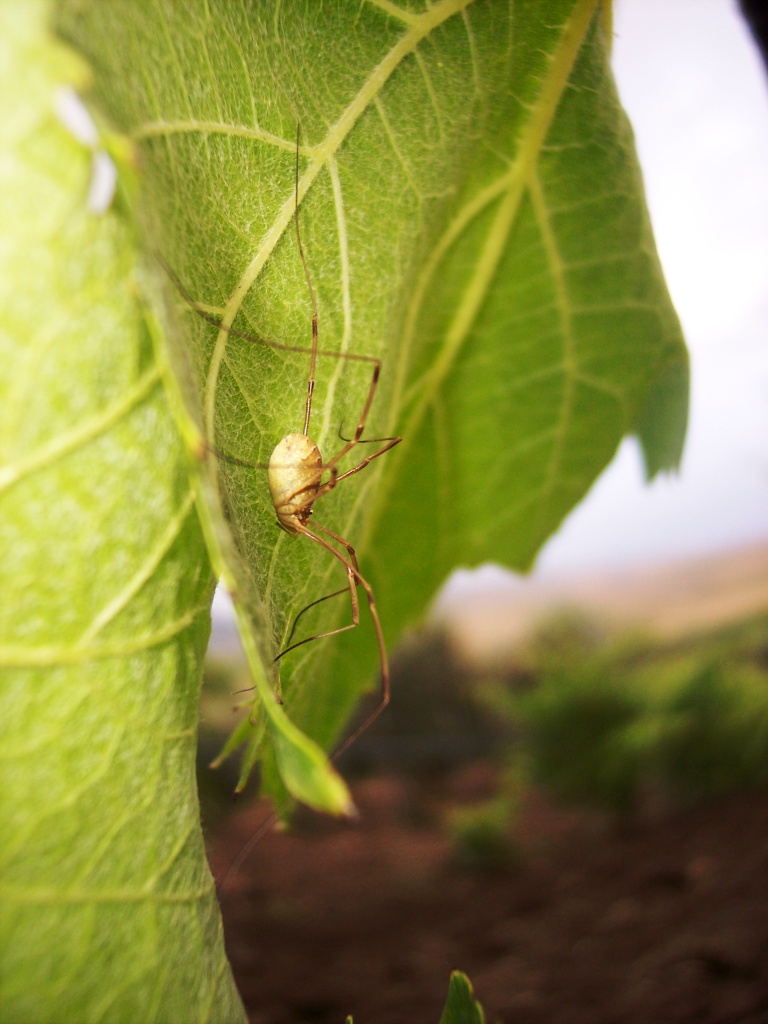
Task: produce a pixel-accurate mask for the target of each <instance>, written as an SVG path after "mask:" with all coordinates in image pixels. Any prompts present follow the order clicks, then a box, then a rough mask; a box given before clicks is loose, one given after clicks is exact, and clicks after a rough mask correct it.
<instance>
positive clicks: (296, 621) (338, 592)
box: [275, 587, 347, 661]
mask: <svg viewBox="0 0 768 1024" xmlns="http://www.w3.org/2000/svg"><path fill="white" fill-rule="evenodd" d="M346 592H347V588H346V587H342V588H341V590H334V592H333V593H332V594H326V595H325V597H318V598H317V599H316V600H314V601H310V602H309V604H307V605H304V607H303V608H302V609H301V611H300V612H299V614H298V615H297V616H296V618H295V619H294V620H293V625H292V626H291V631H290V633H289V634H288V643H289V644H290V642H291V640H292V639H293V634H294V633H295V632H296V627H297V626H298V624H299V619H300V618H301V616H302V615H303V614H304V612H308V611H309V609H310V608H314V607H315V605H318V604H322V603H323V601H330V600H331V598H333V597H339V596H340V595H341V594H346ZM310 639H313V640H314V639H316V638H315V637H311V638H310ZM302 643H305V641H302ZM289 650H293V648H292V647H286V649H285V650H284V651H280V653H279V654H278V656H277V657H276V658H275V661H278V660H279V659H280V658H282V656H283V655H284V654H287V653H288V651H289Z"/></svg>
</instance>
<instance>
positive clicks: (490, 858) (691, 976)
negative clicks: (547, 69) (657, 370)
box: [201, 0, 768, 1024]
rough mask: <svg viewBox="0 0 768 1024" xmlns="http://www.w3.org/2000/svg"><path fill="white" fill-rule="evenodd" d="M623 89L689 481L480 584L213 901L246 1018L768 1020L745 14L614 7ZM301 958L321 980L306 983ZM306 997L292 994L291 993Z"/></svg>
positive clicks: (758, 100)
mask: <svg viewBox="0 0 768 1024" xmlns="http://www.w3.org/2000/svg"><path fill="white" fill-rule="evenodd" d="M615 32H616V37H615V43H614V70H615V75H616V78H617V81H618V87H619V93H620V96H621V98H622V101H623V103H624V106H625V107H626V109H627V111H628V114H629V117H630V120H631V121H632V124H633V126H634V129H635V133H636V139H637V147H638V151H639V156H640V162H641V166H642V168H643V172H644V176H645V183H646V191H647V196H648V203H649V206H650V211H651V217H652V220H653V224H654V229H655V233H656V240H657V244H658V248H659V252H660V255H661V260H662V263H663V266H664V269H665V272H666V276H667V282H668V285H669V289H670V292H671V294H672V298H673V301H674V303H675V305H676V307H677V310H678V313H679V315H680V318H681V320H682V324H683V329H684V332H685V336H686V340H687V343H688V346H689V350H690V353H691V363H692V396H691V414H690V421H689V429H688V440H687V444H686V449H685V454H684V459H683V463H682V467H681V471H680V473H679V474H676V475H669V476H664V477H660V478H659V479H657V480H656V481H654V483H653V484H652V485H651V486H647V485H646V483H645V481H644V477H643V468H642V462H641V457H640V453H639V449H638V446H637V444H636V443H635V442H634V440H632V439H629V440H626V441H625V442H624V443H623V445H622V446H621V449H620V451H619V453H618V455H617V457H616V459H615V460H614V462H613V464H612V465H611V466H610V467H609V469H608V470H607V471H606V472H605V474H604V475H603V476H602V477H601V479H600V480H598V481H597V483H596V484H595V486H594V487H593V489H592V491H591V493H590V494H588V495H587V497H586V498H585V499H584V501H583V502H582V504H581V505H580V506H579V507H578V508H577V509H576V510H575V511H574V512H573V513H572V514H571V515H570V517H569V518H568V519H567V520H566V522H565V523H564V524H563V526H562V528H561V529H560V530H559V531H558V533H557V534H556V535H555V536H554V537H552V538H551V539H550V541H549V542H548V544H547V545H546V546H545V548H544V549H543V551H542V553H541V555H540V558H539V560H538V562H537V565H536V568H535V571H534V573H533V574H532V576H531V577H529V578H526V579H522V578H520V577H516V576H515V575H513V574H511V573H509V572H507V571H505V570H503V569H501V568H499V567H497V566H483V567H480V568H474V569H471V570H470V569H459V570H458V571H457V572H456V573H455V574H454V575H453V577H452V578H451V579H450V580H449V581H447V583H446V586H445V587H444V589H443V590H442V592H441V593H440V594H439V595H436V600H435V603H434V606H433V609H432V611H431V614H430V616H429V619H428V621H427V623H426V624H425V625H424V626H423V628H422V629H420V630H419V631H418V632H414V634H412V635H411V636H410V637H408V638H407V639H406V641H405V643H404V644H403V646H402V648H401V649H400V650H399V651H398V652H396V653H395V656H394V672H393V702H392V706H391V708H390V709H389V710H388V711H387V713H386V715H384V716H383V717H382V719H380V720H379V723H377V726H376V728H375V729H373V730H370V731H369V732H368V733H366V734H365V735H364V736H363V737H361V738H360V740H359V741H358V742H357V743H356V744H355V745H354V747H353V748H352V749H350V750H349V752H348V753H347V754H346V755H345V757H344V761H343V764H342V771H343V772H344V774H345V776H346V777H349V778H351V779H352V780H355V779H356V780H358V781H357V783H356V786H355V794H356V800H357V802H358V804H359V806H360V809H361V820H360V822H359V823H357V824H356V825H353V826H350V825H348V824H341V825H338V824H335V823H330V822H327V821H324V820H319V819H317V818H314V817H312V816H310V815H308V814H306V813H301V814H299V816H298V818H297V821H296V825H295V828H294V831H293V832H292V833H291V834H290V835H279V834H275V833H270V834H268V835H266V836H265V837H264V838H263V840H262V841H261V842H259V844H258V845H257V846H256V848H255V849H254V851H253V853H252V854H251V855H250V856H249V858H248V860H247V861H246V863H245V864H244V866H243V867H242V869H241V870H240V871H238V872H237V874H236V876H235V877H234V878H233V879H232V881H231V883H229V887H228V892H225V894H224V897H225V898H224V909H225V926H226V931H227V935H228V943H229V948H230V955H231V957H232V960H233V964H234V967H235V970H236V974H237V976H238V983H239V984H240V986H241V990H242V991H243V994H244V997H245V999H246V1003H247V1004H248V1002H249V992H251V991H252V992H253V1009H252V1011H251V1012H252V1018H251V1019H252V1020H253V1021H257V1020H258V1021H265V1022H266V1021H269V1022H270V1024H280V1022H281V1021H305V1020H306V1021H310V1020H312V1021H329V1022H330V1021H341V1020H343V1019H344V1016H345V1015H346V1014H347V1013H354V1015H355V1020H356V1021H357V1020H359V1021H361V1022H365V1021H376V1022H385V1021H390V1020H391V1021H402V1020H404V1019H410V1020H414V1021H417V1020H422V1019H423V1020H425V1021H426V1020H437V1018H438V1016H439V1007H440V1005H441V1002H442V998H443V995H444V989H445V985H446V983H447V977H448V972H449V971H450V970H451V969H453V968H461V969H462V970H466V971H467V972H468V973H469V974H470V977H471V978H472V980H473V981H474V983H475V987H476V990H477V994H478V996H479V998H480V1000H481V1001H482V1002H483V1003H484V1004H485V1006H486V1010H487V1012H488V1016H489V1019H491V1020H493V1019H495V1017H496V1016H498V1017H499V1018H500V1019H502V1020H504V1021H507V1022H511V1021H515V1022H524V1021H530V1022H542V1024H543V1022H544V1021H546V1022H548V1024H553V1022H557V1021H575V1022H579V1021H590V1022H598V1021H603V1020H604V1021H606V1022H608V1021H616V1020H622V1021H638V1022H641V1021H642V1022H645V1021H648V1020H665V1021H689V1020H690V1021H693V1020H696V1021H700V1022H704V1021H712V1022H715V1021H723V1022H724V1021H742V1022H745V1024H746V1022H750V1021H751V1022H754V1024H757V1022H763V1024H765V1022H766V1021H768V885H766V878H768V796H767V795H766V793H767V791H768V455H767V454H766V445H765V439H766V437H767V436H768V360H766V357H765V342H766V338H767V337H768V187H766V186H767V184H768V84H767V80H766V75H765V69H764V67H763V65H762V64H761V59H760V55H759V52H758V50H757V48H756V46H755V44H754V42H753V39H752V37H751V36H750V32H749V29H748V27H747V25H746V23H745V22H744V20H743V18H742V17H741V14H740V11H739V8H738V6H737V4H736V3H735V2H732V0H616V11H615ZM207 682H208V685H207V686H206V687H205V688H204V698H203V700H204V703H203V709H202V724H201V791H202V794H203V799H204V814H205V819H206V821H207V823H208V824H207V830H208V836H209V841H210V856H211V862H212V865H213V868H214V872H215V873H216V874H217V877H219V878H221V877H222V876H223V874H224V873H225V871H226V868H227V865H228V864H229V863H231V861H232V860H233V858H234V857H235V856H236V855H237V853H238V852H239V850H240V849H241V848H242V846H243V844H244V843H245V842H246V841H247V840H248V838H249V837H250V836H251V835H252V834H253V833H254V831H255V830H256V829H257V828H258V824H259V822H260V821H263V820H264V818H265V816H266V815H267V813H268V812H267V809H266V808H265V807H264V806H263V805H252V804H249V803H248V799H247V798H244V802H241V803H240V804H239V807H238V813H237V814H236V815H233V814H232V813H231V807H232V805H231V802H230V801H229V794H230V793H231V790H232V787H233V785H234V780H235V778H236V774H235V770H236V766H232V767H228V766H227V765H225V766H223V767H222V768H221V769H219V772H218V773H216V775H214V776H212V775H211V773H210V772H209V771H208V770H207V769H205V768H204V767H203V766H204V763H205V762H206V761H207V760H209V759H210V756H212V755H213V754H214V753H216V752H217V749H218V746H219V745H220V744H221V742H222V739H223V737H224V736H225V735H226V734H227V733H228V732H229V730H230V729H231V727H232V724H233V721H234V715H233V704H234V700H233V698H232V692H233V691H234V690H237V689H238V688H241V687H244V686H247V685H248V680H247V674H246V670H245V668H244V663H243V660H242V658H241V655H240V653H239V648H238V645H237V640H236V634H235V631H234V627H233V625H232V618H231V615H230V613H229V610H228V607H227V601H226V598H225V597H224V596H222V595H219V596H218V597H217V600H216V602H215V618H214V636H213V639H212V643H211V649H210V657H209V665H208V680H207ZM307 963H309V964H310V967H309V968H308V967H307ZM299 972H301V977H299V976H298V975H299Z"/></svg>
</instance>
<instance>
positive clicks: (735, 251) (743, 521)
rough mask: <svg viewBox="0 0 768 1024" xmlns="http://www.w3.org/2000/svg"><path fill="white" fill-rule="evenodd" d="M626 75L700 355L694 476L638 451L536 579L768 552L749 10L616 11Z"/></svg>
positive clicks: (660, 6) (682, 1)
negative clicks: (733, 552)
mask: <svg viewBox="0 0 768 1024" xmlns="http://www.w3.org/2000/svg"><path fill="white" fill-rule="evenodd" d="M615 31H616V39H615V42H614V61H613V62H614V71H615V75H616V79H617V81H618V86H619V92H620V95H621V99H622V102H623V104H624V106H625V108H626V109H627V111H628V113H629V117H630V120H631V121H632V124H633V127H634V129H635V134H636V139H637V148H638V152H639V155H640V163H641V166H642V168H643V173H644V176H645V183H646V191H647V196H648V203H649V206H650V210H651V217H652V220H653V224H654V230H655V232H656V240H657V243H658V247H659V252H660V254H661V260H662V263H663V265H664V270H665V273H666V277H667V283H668V285H669V289H670V292H671V294H672V299H673V301H674V303H675V306H676V308H677V311H678V313H679V315H680V319H681V321H682V324H683V330H684V332H685V336H686V341H687V343H688V347H689V350H690V353H691V363H692V399H691V415H690V421H689V427H688V439H687V443H686V449H685V455H684V458H683V464H682V472H681V474H680V475H679V476H665V477H662V478H658V479H657V480H656V481H655V482H654V483H653V485H652V486H651V487H647V486H646V485H645V484H644V481H643V474H642V464H641V457H640V453H639V450H638V446H637V444H636V443H635V442H634V441H625V442H624V444H623V445H622V447H621V449H620V451H619V454H618V456H617V458H616V459H615V460H614V462H613V464H612V465H611V466H610V467H609V469H608V470H606V472H605V473H604V475H603V476H602V477H601V479H600V480H599V481H598V483H597V484H596V485H595V487H594V488H593V490H592V491H591V493H590V494H589V495H588V496H587V498H586V500H585V501H584V502H583V503H582V504H581V505H580V506H579V508H578V509H576V510H575V511H574V512H573V513H572V515H571V516H570V518H569V519H568V520H567V521H566V523H565V525H564V526H563V528H562V529H561V530H560V531H559V533H558V534H557V535H556V536H555V537H553V538H552V539H551V540H550V541H549V543H548V544H547V545H546V547H545V549H544V551H543V553H542V555H541V556H540V558H539V562H538V564H537V567H536V575H537V576H551V575H559V574H561V573H565V572H571V571H578V570H588V569H593V568H594V569H602V568H606V569H609V568H610V569H613V568H621V567H623V566H635V565H638V564H644V563H647V562H659V561H663V560H665V559H668V558H680V557H685V556H689V555H699V554H704V553H711V552H715V551H717V550H720V549H722V548H727V547H730V546H734V545H737V544H739V543H743V542H748V541H753V540H759V539H768V451H767V450H766V438H768V358H766V351H765V350H766V341H767V340H768V80H766V77H765V71H764V69H763V66H762V64H761V62H760V57H759V54H758V52H757V49H756V47H755V45H754V43H753V41H752V38H751V36H750V35H749V32H748V29H747V27H746V25H745V23H744V22H743V21H742V19H741V16H740V15H739V13H738V9H737V6H736V2H735V0H731V2H729V0H616V17H615Z"/></svg>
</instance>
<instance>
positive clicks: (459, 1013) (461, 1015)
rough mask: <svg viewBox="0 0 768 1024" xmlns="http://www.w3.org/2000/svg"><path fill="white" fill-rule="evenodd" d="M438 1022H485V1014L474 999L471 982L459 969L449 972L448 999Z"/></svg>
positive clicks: (467, 1023) (481, 1023) (458, 1023)
mask: <svg viewBox="0 0 768 1024" xmlns="http://www.w3.org/2000/svg"><path fill="white" fill-rule="evenodd" d="M440 1024H485V1014H484V1013H483V1008H482V1006H481V1005H480V1003H478V1001H477V1000H476V999H475V996H474V992H473V990H472V983H471V982H470V980H469V978H468V977H467V976H466V974H462V972H461V971H453V972H452V973H451V982H450V985H449V987H448V999H447V1001H446V1004H445V1009H444V1010H443V1015H442V1017H441V1018H440Z"/></svg>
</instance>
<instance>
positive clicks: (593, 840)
mask: <svg viewBox="0 0 768 1024" xmlns="http://www.w3.org/2000/svg"><path fill="white" fill-rule="evenodd" d="M491 786H492V777H491V770H490V769H488V768H486V767H484V766H477V765H476V766H474V767H471V768H469V769H467V768H465V769H463V770H462V772H461V773H457V774H456V775H455V776H454V777H453V780H452V781H451V782H450V784H448V785H443V786H442V791H441V793H440V794H439V795H436V794H435V793H434V792H432V793H430V792H429V791H428V790H425V788H424V787H421V788H420V789H419V790H418V791H417V790H416V789H415V787H414V786H413V785H411V786H410V787H409V785H408V784H406V783H404V782H402V781H399V780H394V779H375V780H369V781H367V782H365V783H363V784H361V785H359V786H358V787H357V789H356V791H355V792H356V800H357V802H358V806H359V808H360V811H361V819H360V821H359V822H358V823H357V824H353V825H350V824H344V823H334V822H330V821H326V820H324V819H319V818H312V819H305V820H304V821H303V823H302V824H301V826H300V828H299V830H298V832H297V833H296V834H292V835H285V834H277V833H274V832H273V833H270V834H269V835H267V836H266V837H265V838H264V839H263V841H261V842H260V843H259V845H258V846H257V848H256V849H255V850H254V851H253V854H252V855H251V856H250V857H249V858H248V861H247V863H246V865H245V867H244V868H243V869H241V871H240V872H239V873H238V874H237V875H236V876H235V878H234V880H233V881H232V883H231V885H230V888H229V891H228V892H227V893H225V895H224V899H223V903H224V920H225V932H226V936H227V942H228V949H229V954H230V958H231V960H232V965H233V968H234V971H235V975H236V978H237V981H238V984H239V987H240V991H241V993H242V995H243V998H244V1000H245V1003H246V1006H247V1008H248V1012H249V1019H250V1021H251V1022H252V1024H256V1022H258V1024H288V1022H291V1024H301V1022H315V1024H326V1022H327V1024H331V1022H333V1024H343V1021H344V1019H345V1016H346V1015H347V1014H352V1015H353V1016H354V1020H355V1024H406V1022H407V1024H422V1022H423V1024H437V1021H438V1020H439V1018H440V1012H441V1008H442V1005H443V1002H444V999H445V994H446V991H447V986H448V976H449V973H450V971H451V970H452V969H454V968H459V969H461V970H463V971H465V972H466V973H467V974H468V975H469V977H470V978H471V980H472V982H473V984H474V986H475V991H476V994H477V996H478V998H479V999H480V1001H481V1002H482V1004H483V1005H484V1007H485V1010H486V1015H487V1019H488V1021H489V1022H494V1021H497V1020H498V1021H502V1022H504V1024H566V1022H569V1024H609V1022H610V1024H619V1022H621V1024H651V1022H652V1024H656V1022H658V1024H666V1022H669V1024H671V1022H682V1021H686V1022H688V1021H690V1022H693V1021H695V1022H697V1024H715V1022H717V1024H726V1022H728V1024H735V1022H741V1024H758V1022H759V1024H768V794H760V795H749V796H747V795H741V796H737V797H732V798H729V799H727V800H723V801H721V802H719V803H717V804H710V805H707V806H703V807H698V808H695V809H689V810H687V811H684V812H676V813H674V814H670V813H668V814H666V815H665V816H662V815H660V814H657V815H656V816H655V818H653V819H651V820H646V821H645V822H643V823H642V824H641V823H635V824H634V825H633V826H631V827H625V828H623V829H622V830H619V829H617V828H616V827H615V826H610V825H609V824H608V823H606V822H605V821H604V820H602V819H599V818H597V817H595V816H591V815H589V814H586V813H572V812H563V811H557V810H555V809H554V808H552V807H551V806H548V805H547V804H546V802H545V801H544V800H542V799H541V798H532V799H531V800H529V802H528V806H527V807H526V808H525V809H524V811H523V815H522V819H521V820H520V821H519V822H518V826H517V830H516V833H515V835H516V836H517V844H518V849H519V856H518V858H517V860H516V862H515V864H514V866H511V867H508V868H507V869H506V870H504V871H501V870H498V871H495V872H492V871H489V872H486V873H478V872H472V871H469V870H468V869H466V868H462V867H460V866H459V865H458V864H457V862H456V857H455V851H454V847H453V846H452V844H451V840H450V838H449V836H448V834H447V831H446V828H445V825H444V824H443V823H444V821H445V812H446V808H447V807H449V806H451V805H455V803H456V801H457V799H458V800H463V801H464V802H465V803H466V804H471V803H472V802H473V801H476V800H477V799H479V798H480V797H482V796H483V795H485V794H486V793H487V791H488V789H489V788H491ZM264 814H265V811H264V808H263V807H259V808H255V809H254V810H253V811H252V812H249V813H248V814H246V815H244V816H243V817H241V818H240V819H239V820H238V821H237V822H234V823H232V824H231V825H230V827H229V828H228V829H227V831H226V835H225V836H224V837H223V838H220V839H219V840H217V841H216V842H215V843H213V844H212V849H211V861H212V865H213V868H214V871H215V872H216V873H217V875H218V877H221V876H222V875H223V873H224V871H225V868H226V866H227V865H228V864H229V863H230V862H231V861H232V859H233V858H234V857H235V855H236V854H237V853H238V851H239V850H240V849H241V847H242V844H243V843H244V842H245V840H246V839H247V838H248V836H249V835H251V834H252V832H253V831H254V829H255V827H256V824H257V822H258V821H259V820H261V819H262V818H263V817H264Z"/></svg>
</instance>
